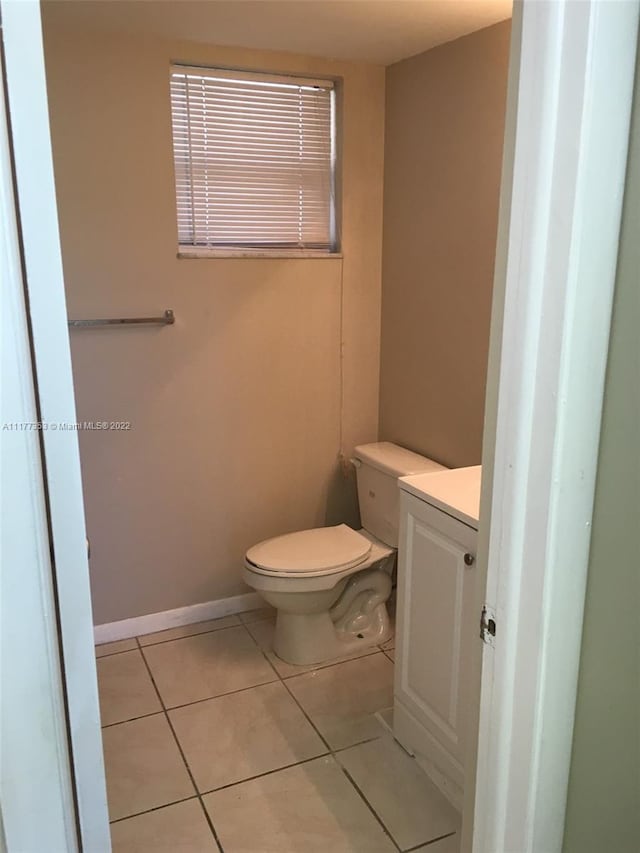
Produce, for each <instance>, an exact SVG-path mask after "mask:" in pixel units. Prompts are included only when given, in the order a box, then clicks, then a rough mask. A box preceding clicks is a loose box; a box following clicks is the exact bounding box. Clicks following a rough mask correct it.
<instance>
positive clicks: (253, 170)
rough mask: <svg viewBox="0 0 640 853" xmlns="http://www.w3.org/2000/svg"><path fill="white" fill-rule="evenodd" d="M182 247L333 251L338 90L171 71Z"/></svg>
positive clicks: (310, 83)
mask: <svg viewBox="0 0 640 853" xmlns="http://www.w3.org/2000/svg"><path fill="white" fill-rule="evenodd" d="M171 113H172V120H173V150H174V162H175V177H176V197H177V209H178V242H179V243H180V246H181V247H183V246H185V247H186V246H192V247H200V248H210V249H224V248H229V249H242V248H254V249H260V248H262V249H276V248H285V249H316V250H318V249H319V250H326V251H331V250H333V249H334V248H335V217H334V210H333V200H334V188H333V184H334V163H335V145H334V132H333V127H334V98H333V84H332V83H331V82H330V81H326V80H324V81H316V80H306V79H302V78H301V79H298V78H294V77H274V76H269V75H265V74H257V73H255V74H254V73H245V72H237V71H223V70H219V69H207V68H191V67H187V66H178V65H174V66H172V69H171Z"/></svg>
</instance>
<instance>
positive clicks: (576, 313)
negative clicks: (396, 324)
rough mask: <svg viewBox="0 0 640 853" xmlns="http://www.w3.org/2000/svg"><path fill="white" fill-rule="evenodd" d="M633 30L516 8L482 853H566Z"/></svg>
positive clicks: (588, 2) (633, 22)
mask: <svg viewBox="0 0 640 853" xmlns="http://www.w3.org/2000/svg"><path fill="white" fill-rule="evenodd" d="M637 31H638V2H636V0H627V2H604V0H581V2H531V0H525V2H524V3H522V2H519V0H518V2H517V3H516V7H515V12H514V26H513V52H512V57H511V60H512V62H511V75H512V76H511V80H510V84H511V91H510V94H509V100H508V106H509V109H508V115H507V134H506V151H505V160H504V182H503V187H502V198H501V217H500V226H499V238H498V251H497V263H496V280H495V294H494V310H493V317H492V345H491V356H490V365H489V374H490V378H489V385H488V389H487V392H488V396H487V414H486V430H485V444H484V455H483V465H484V467H483V474H484V476H483V491H482V499H481V541H480V543H479V544H480V554H479V562H480V567H481V569H482V568H484V570H485V572H486V581H485V578H484V577H483V575H482V574H481V575H480V583H479V587H480V589H479V596H480V597H479V600H478V608H480V607H481V605H482V604H483V603H486V604H487V605H488V606H489V607H490V608H491V609H492V610H493V611H494V612H495V614H496V622H497V635H496V639H495V644H494V645H484V644H481V643H480V641H478V646H479V647H480V648H481V649H482V650H483V651H482V689H481V699H480V709H479V729H478V731H479V736H478V756H477V772H475V771H476V766H475V763H474V762H473V761H472V762H470V765H469V768H468V773H469V775H468V777H467V780H466V785H467V788H468V792H467V801H466V809H465V812H466V813H465V823H466V826H465V828H464V832H463V835H464V838H463V850H469V849H473V851H474V853H559V851H561V849H562V837H563V829H564V816H565V806H566V795H567V785H568V777H569V769H570V760H571V746H572V734H573V721H574V711H575V700H576V690H577V681H578V667H579V656H580V645H581V636H582V622H583V607H584V594H585V587H586V575H587V565H588V558H589V543H590V525H591V517H592V510H593V498H594V490H595V476H596V469H597V458H598V444H599V435H600V421H601V414H602V403H603V392H604V378H605V369H606V362H607V352H608V342H609V330H610V322H611V307H612V299H613V291H614V283H615V274H616V265H617V252H618V241H619V232H620V220H621V212H622V198H623V192H624V183H625V174H626V161H627V148H628V140H629V126H630V113H631V103H632V97H633V84H634V73H635V59H636V45H637ZM515 86H517V98H516V97H514V87H515ZM511 175H512V180H510V176H511ZM478 612H479V611H478ZM474 796H475V819H473V820H468V818H469V817H470V815H473V800H474ZM471 841H472V842H473V843H472V847H471Z"/></svg>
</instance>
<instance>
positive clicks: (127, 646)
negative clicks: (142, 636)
mask: <svg viewBox="0 0 640 853" xmlns="http://www.w3.org/2000/svg"><path fill="white" fill-rule="evenodd" d="M137 648H138V644H137V643H136V641H135V639H132V640H116V641H115V642H113V643H101V644H100V645H99V646H96V657H97V658H102V657H104V656H105V655H115V654H116V653H117V652H130V651H131V650H132V649H137Z"/></svg>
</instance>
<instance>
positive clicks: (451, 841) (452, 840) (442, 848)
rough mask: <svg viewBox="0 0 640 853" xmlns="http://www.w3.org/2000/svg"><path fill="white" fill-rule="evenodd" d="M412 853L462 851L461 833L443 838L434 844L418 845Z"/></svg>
mask: <svg viewBox="0 0 640 853" xmlns="http://www.w3.org/2000/svg"><path fill="white" fill-rule="evenodd" d="M412 853H460V835H459V834H458V833H456V834H455V835H450V836H449V837H448V838H441V839H440V841H434V842H433V843H432V844H425V845H424V846H423V847H416V848H415V850H412Z"/></svg>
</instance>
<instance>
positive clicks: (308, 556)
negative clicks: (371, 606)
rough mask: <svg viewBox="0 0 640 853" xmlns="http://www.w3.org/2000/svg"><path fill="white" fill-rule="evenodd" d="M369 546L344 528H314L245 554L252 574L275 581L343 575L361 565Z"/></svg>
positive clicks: (339, 526)
mask: <svg viewBox="0 0 640 853" xmlns="http://www.w3.org/2000/svg"><path fill="white" fill-rule="evenodd" d="M371 547H372V546H371V542H370V541H369V540H368V539H366V538H365V537H364V536H362V535H361V534H360V533H358V532H357V531H355V530H353V529H352V528H351V527H348V526H347V525H346V524H338V525H337V526H336V527H317V528H313V529H311V530H300V531H298V532H297V533H288V534H286V535H285V536H276V537H275V538H274V539H267V540H265V541H264V542H259V543H258V544H257V545H254V546H253V547H252V548H250V549H249V550H248V551H247V555H246V562H247V566H248V568H250V569H251V571H252V572H256V573H257V574H263V575H271V576H275V577H292V576H296V577H301V576H305V577H318V576H322V575H333V574H337V573H339V572H344V571H346V570H348V569H352V568H354V567H356V566H359V565H360V564H361V563H364V562H365V561H366V560H367V558H368V557H369V554H370V552H371Z"/></svg>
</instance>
